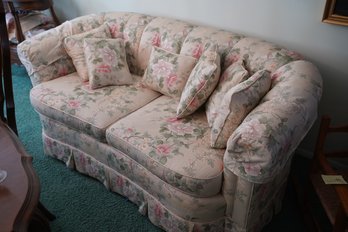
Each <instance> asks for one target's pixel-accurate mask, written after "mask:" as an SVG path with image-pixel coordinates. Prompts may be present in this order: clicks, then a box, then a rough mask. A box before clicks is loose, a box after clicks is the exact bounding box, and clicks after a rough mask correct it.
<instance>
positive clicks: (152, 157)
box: [18, 12, 322, 231]
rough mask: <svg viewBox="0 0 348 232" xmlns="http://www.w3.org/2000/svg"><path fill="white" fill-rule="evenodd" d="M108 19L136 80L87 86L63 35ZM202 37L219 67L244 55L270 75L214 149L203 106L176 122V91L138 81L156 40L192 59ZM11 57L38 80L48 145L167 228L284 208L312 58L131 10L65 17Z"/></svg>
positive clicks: (314, 78) (315, 76)
mask: <svg viewBox="0 0 348 232" xmlns="http://www.w3.org/2000/svg"><path fill="white" fill-rule="evenodd" d="M105 22H107V23H108V26H109V28H110V33H111V35H112V37H113V38H122V39H123V40H124V41H125V49H126V53H127V63H128V66H129V70H130V72H131V73H132V78H133V80H134V82H133V83H132V84H130V85H119V86H107V87H103V88H97V89H94V90H91V89H89V88H88V87H86V83H84V82H81V80H80V79H79V76H78V74H77V73H76V70H75V66H74V64H73V62H72V60H71V58H70V57H69V55H68V54H67V52H66V50H65V48H64V46H63V40H64V38H65V37H67V36H70V35H74V34H79V33H82V32H86V31H89V30H92V29H94V28H97V27H99V26H100V25H102V24H104V23H105ZM207 42H209V43H212V44H215V45H217V47H218V54H219V55H220V59H221V60H220V61H221V62H220V64H221V66H220V67H219V68H221V74H222V73H223V72H224V71H225V70H226V69H227V68H228V67H229V66H230V65H231V64H233V63H234V62H236V61H237V60H238V59H239V58H241V57H242V58H243V59H244V63H245V66H246V69H247V70H248V71H249V72H250V73H256V72H257V71H259V70H262V69H263V70H268V71H269V73H270V75H271V83H270V85H271V86H270V89H269V91H267V93H266V94H265V95H264V96H263V98H262V99H261V101H260V102H258V104H257V105H256V106H255V107H254V108H253V109H252V110H251V112H250V113H248V114H247V115H246V117H245V118H244V119H243V121H242V122H241V123H240V125H238V127H237V128H236V129H235V130H234V132H233V133H231V134H229V135H228V137H229V139H228V141H227V143H226V144H225V146H226V148H212V147H211V146H210V139H211V137H210V135H211V133H212V131H211V130H212V129H211V126H210V125H209V124H208V122H207V118H206V114H205V109H204V106H203V107H201V108H199V109H198V110H197V111H196V112H194V113H193V114H191V115H189V116H187V117H183V118H181V119H180V118H178V117H176V107H177V104H178V103H177V101H176V99H174V98H171V97H168V96H166V95H162V94H160V93H159V92H157V91H154V90H152V89H150V88H145V87H144V86H143V85H142V83H141V82H142V81H141V78H142V77H141V76H142V75H143V74H144V72H145V70H146V67H147V65H148V62H149V59H150V55H151V49H152V47H153V46H156V47H160V48H164V49H166V50H168V51H171V52H172V53H177V54H183V55H186V56H191V57H199V56H200V55H201V54H202V50H203V47H204V44H206V43H207ZM18 54H19V57H20V59H21V61H22V63H23V64H24V65H25V67H26V69H27V71H28V73H29V75H30V78H31V81H32V84H33V86H34V87H33V89H32V90H31V94H30V99H31V103H32V105H33V107H34V108H35V110H36V111H37V112H38V113H39V115H40V119H41V122H42V136H43V141H44V152H45V153H46V154H47V155H49V156H52V157H54V158H57V159H59V160H62V161H63V162H64V163H65V164H66V165H67V166H68V167H69V168H73V169H76V170H77V171H78V172H81V173H84V174H86V175H88V176H91V177H94V178H96V179H98V180H99V181H100V182H102V183H103V184H104V185H105V187H106V188H107V189H109V190H111V191H114V192H116V193H119V194H121V195H123V196H126V197H127V198H128V199H129V200H131V201H132V202H134V203H135V204H137V205H138V206H139V211H140V213H142V214H144V215H147V216H148V217H149V219H150V220H151V222H152V223H154V224H155V225H157V226H159V227H161V228H163V229H164V230H166V231H260V230H261V229H262V228H263V226H264V225H266V224H267V223H268V222H269V221H270V220H271V218H272V216H273V215H274V214H275V213H277V212H279V210H280V208H281V202H282V197H283V195H284V191H285V186H286V182H287V177H288V173H289V169H290V165H291V159H292V155H293V153H294V150H295V149H296V147H297V146H298V145H299V143H300V142H301V140H302V139H303V138H304V136H305V135H306V133H307V132H308V130H309V129H310V128H311V126H312V124H313V122H314V121H315V119H316V116H317V105H318V101H319V99H320V97H321V91H322V80H321V76H320V74H319V72H318V70H317V69H316V67H315V66H314V65H313V64H311V63H310V62H308V61H305V60H303V58H302V57H301V56H300V55H298V54H296V53H294V52H291V51H289V50H287V49H284V48H281V47H279V46H276V45H274V44H271V43H268V42H265V41H262V40H260V39H257V38H251V37H246V36H243V35H240V34H237V33H233V32H228V31H223V30H219V29H216V28H211V27H205V26H198V25H193V24H190V23H186V22H183V21H179V20H174V19H169V18H164V17H154V16H149V15H143V14H139V13H126V12H109V13H101V14H92V15H86V16H82V17H79V18H76V19H73V20H71V21H67V22H65V23H63V24H62V25H60V26H58V27H56V28H54V29H51V30H49V31H47V32H44V33H42V34H40V35H37V36H35V37H33V38H31V39H28V40H26V41H24V42H22V43H21V44H19V46H18ZM208 101H209V100H208ZM115 210H117V209H115Z"/></svg>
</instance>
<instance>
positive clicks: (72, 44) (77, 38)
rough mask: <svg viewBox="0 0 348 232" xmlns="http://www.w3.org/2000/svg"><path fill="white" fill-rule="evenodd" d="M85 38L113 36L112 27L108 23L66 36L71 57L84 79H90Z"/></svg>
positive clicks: (66, 48)
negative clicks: (84, 43)
mask: <svg viewBox="0 0 348 232" xmlns="http://www.w3.org/2000/svg"><path fill="white" fill-rule="evenodd" d="M85 38H111V34H110V29H109V27H108V25H107V24H103V25H102V26H100V27H97V28H95V29H93V30H90V31H87V32H84V33H80V34H76V35H71V36H67V37H65V38H64V48H65V50H66V52H67V53H68V55H69V56H70V57H71V59H72V61H73V64H74V66H75V68H76V71H77V73H78V74H79V76H80V78H81V80H82V81H88V80H89V78H88V73H87V67H86V62H85V56H84V53H83V40H84V39H85Z"/></svg>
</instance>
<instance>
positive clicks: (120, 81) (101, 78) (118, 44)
mask: <svg viewBox="0 0 348 232" xmlns="http://www.w3.org/2000/svg"><path fill="white" fill-rule="evenodd" d="M83 49H84V55H85V60H86V65H87V71H88V76H89V86H90V88H91V89H96V88H100V87H104V86H108V85H127V84H132V83H133V80H132V76H131V74H130V72H129V68H128V64H127V60H126V50H125V45H124V40H123V39H100V38H90V39H85V40H84V44H83Z"/></svg>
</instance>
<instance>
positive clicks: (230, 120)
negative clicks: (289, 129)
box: [211, 70, 271, 148]
mask: <svg viewBox="0 0 348 232" xmlns="http://www.w3.org/2000/svg"><path fill="white" fill-rule="evenodd" d="M270 87H271V75H270V73H269V72H268V71H265V70H261V71H258V72H256V73H255V74H254V75H253V76H251V77H250V78H249V79H248V80H246V81H244V82H242V83H240V84H238V85H236V86H235V87H233V88H232V89H230V90H229V91H227V93H226V94H225V96H224V97H223V99H222V102H221V104H220V110H219V112H218V114H217V116H216V119H215V120H214V122H213V127H212V130H211V146H212V147H214V148H226V143H227V140H228V138H229V137H230V136H231V134H232V133H233V131H234V130H235V129H236V128H237V127H238V126H239V124H240V123H241V122H242V121H243V119H244V118H245V117H246V115H247V114H248V113H249V112H250V111H251V110H252V109H253V108H254V107H255V106H256V105H257V104H258V103H259V101H260V100H261V98H262V97H263V96H264V95H265V94H266V93H267V92H268V90H269V89H270Z"/></svg>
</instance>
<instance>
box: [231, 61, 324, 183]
mask: <svg viewBox="0 0 348 232" xmlns="http://www.w3.org/2000/svg"><path fill="white" fill-rule="evenodd" d="M272 79H273V81H272V88H271V90H270V91H269V92H268V93H267V94H266V95H265V97H264V98H263V99H262V101H261V102H260V103H259V105H258V106H257V107H256V108H255V109H254V110H252V111H251V112H250V113H249V114H248V115H247V117H246V118H245V119H244V121H243V123H242V124H241V125H240V126H239V127H238V128H237V129H236V130H235V132H234V133H233V134H232V136H231V137H230V138H229V140H228V142H227V149H226V153H225V156H224V164H225V167H226V168H228V169H229V170H231V171H232V172H233V173H234V174H236V175H238V176H240V177H243V178H245V179H246V180H248V181H251V182H255V183H266V182H268V181H270V180H272V179H273V178H274V176H277V175H278V174H279V173H280V172H282V170H283V168H284V165H285V164H286V163H287V161H288V159H290V157H291V154H292V153H293V152H294V150H295V149H296V147H297V146H298V144H299V143H300V141H301V140H302V139H303V137H304V136H305V135H306V133H307V132H308V131H309V129H310V128H311V126H312V124H313V123H314V119H315V118H316V117H317V113H316V110H317V105H318V99H320V96H321V92H322V80H321V77H320V74H319V72H318V70H317V68H316V67H315V66H313V65H312V64H311V63H309V62H307V61H294V62H291V63H289V64H287V65H284V66H283V67H281V68H279V69H278V70H276V71H275V72H274V74H273V75H272ZM294 86H296V88H293V87H294Z"/></svg>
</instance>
